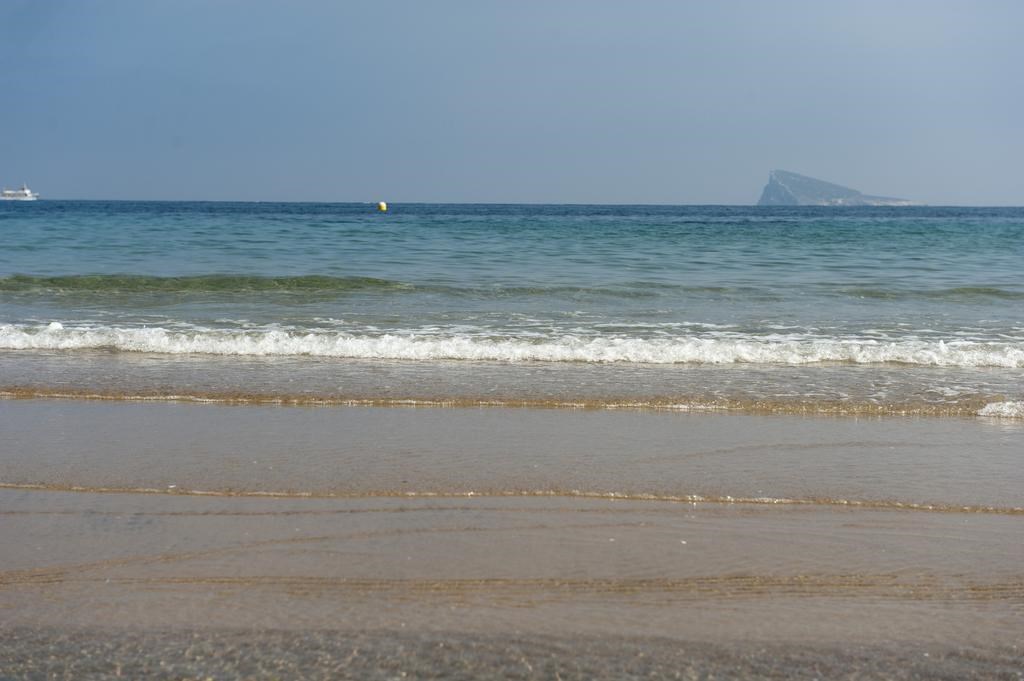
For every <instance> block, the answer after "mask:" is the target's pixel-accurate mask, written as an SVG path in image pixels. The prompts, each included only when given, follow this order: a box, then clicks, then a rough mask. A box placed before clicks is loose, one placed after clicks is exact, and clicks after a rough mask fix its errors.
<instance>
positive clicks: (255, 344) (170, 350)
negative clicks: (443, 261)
mask: <svg viewBox="0 0 1024 681" xmlns="http://www.w3.org/2000/svg"><path fill="white" fill-rule="evenodd" d="M0 349H4V350H90V349H96V350H112V351H118V352H145V353H162V354H174V355H181V354H206V355H240V356H311V357H337V358H351V359H384V360H420V361H426V360H473V361H498V362H531V361H540V362H585V363H642V364H744V363H749V364H784V365H803V364H818V363H847V364H906V365H916V366H940V367H1002V368H1022V367H1024V344H1022V343H1020V342H1003V343H998V342H987V343H983V342H977V341H951V342H944V341H942V340H935V341H933V340H920V339H905V340H893V341H879V340H870V339H841V338H800V337H795V338H793V337H774V338H765V337H756V336H751V337H746V338H742V337H740V338H736V337H729V338H714V337H700V336H692V335H681V336H675V337H659V338H634V337H621V336H598V337H586V336H577V335H571V334H566V335H561V336H548V337H542V338H529V339H526V338H516V337H485V336H475V335H461V334H457V333H451V334H449V335H438V334H436V333H435V334H418V333H414V332H403V333H384V334H378V335H369V334H367V335H355V334H348V333H344V332H338V331H311V332H304V331H285V330H276V329H272V330H268V329H264V330H244V331H243V330H224V329H195V330H168V329H164V328H159V327H147V328H132V327H127V328H115V327H76V328H66V327H64V326H63V325H62V324H60V323H59V322H53V323H51V324H48V325H40V326H26V325H12V324H5V325H0Z"/></svg>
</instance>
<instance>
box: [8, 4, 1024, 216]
mask: <svg viewBox="0 0 1024 681" xmlns="http://www.w3.org/2000/svg"><path fill="white" fill-rule="evenodd" d="M0 16H2V17H3V21H2V22H0V129H2V134H0V184H3V185H5V186H14V185H17V186H20V185H21V183H22V182H27V183H28V184H29V186H30V187H31V188H32V189H33V190H36V191H38V192H40V193H41V194H42V195H43V197H44V198H47V197H49V198H66V199H76V198H82V199H166V200H247V201H248V200H254V201H257V200H264V201H377V200H387V201H393V202H481V203H491V202H497V203H504V202H527V203H623V204H633V203H651V204H750V203H754V202H756V201H757V199H758V197H759V196H760V192H761V190H762V188H763V186H764V184H765V182H766V181H767V178H768V172H769V171H770V170H772V169H774V168H779V169H784V170H790V171H794V172H798V173H801V174H805V175H810V176H813V177H817V178H819V179H823V180H827V181H831V182H836V183H838V184H843V185H846V186H849V187H853V188H855V189H859V190H861V191H863V192H865V193H869V194H880V195H885V196H897V197H902V198H908V199H912V200H915V201H920V202H924V203H928V204H933V205H941V204H946V205H1018V206H1019V205H1024V172H1022V168H1024V40H1022V39H1021V29H1022V27H1024V2H1019V1H1018V0H1005V1H985V0H970V1H963V2H952V1H943V0H918V1H911V0H887V1H884V2H882V1H874V0H858V1H856V2H855V1H853V0H848V1H836V2H823V1H821V0H813V1H796V0H772V1H770V2H769V1H763V0H714V1H712V0H707V1H698V0H666V1H656V0H650V1H646V0H632V1H629V2H626V1H619V2H606V1H603V0H578V1H574V0H515V1H512V0H509V1H507V2H496V1H490V0H462V1H454V0H433V1H430V2H426V1H422V0H405V1H402V0H367V1H366V2H357V1H355V0H351V1H337V2H336V1H326V0H324V1H322V2H321V1H314V0H291V1H285V0H279V1H269V0H203V1H198V0H146V1H145V2H139V1H138V0H63V1H61V0H0Z"/></svg>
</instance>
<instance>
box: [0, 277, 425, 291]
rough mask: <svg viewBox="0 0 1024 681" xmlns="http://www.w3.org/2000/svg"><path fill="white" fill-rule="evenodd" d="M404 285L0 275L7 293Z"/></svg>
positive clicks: (387, 285) (396, 285) (390, 284)
mask: <svg viewBox="0 0 1024 681" xmlns="http://www.w3.org/2000/svg"><path fill="white" fill-rule="evenodd" d="M403 288H411V287H410V286H408V285H406V284H402V283H401V282H397V281H390V280H388V279H376V278H373V277H331V276H321V275H304V276H297V277H264V276H246V275H237V274H203V275H196V276H187V277H156V276H146V275H139V274H74V275H66V276H56V277H36V276H30V275H26V274H15V275H12V276H8V277H0V292H11V293H42V294H61V293H245V292H257V293H269V292H297V293H301V292H335V293H343V292H347V291H359V290H365V289H385V290H386V289H396V290H397V289H403Z"/></svg>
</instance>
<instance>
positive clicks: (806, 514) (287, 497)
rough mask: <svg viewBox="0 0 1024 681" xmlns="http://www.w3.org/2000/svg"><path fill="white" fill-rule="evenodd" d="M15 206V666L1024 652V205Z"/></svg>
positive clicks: (10, 506) (10, 316) (8, 423)
mask: <svg viewBox="0 0 1024 681" xmlns="http://www.w3.org/2000/svg"><path fill="white" fill-rule="evenodd" d="M0 235H2V239H0V677H2V678H43V677H47V678H50V677H53V678H111V679H114V678H124V677H130V678H167V679H174V678H218V679H220V678H224V679H229V678H247V679H249V678H252V679H256V678H268V679H269V678H353V679H392V678H453V679H459V678H522V679H559V678H561V679H580V680H582V679H605V678H607V679H622V678H665V679H671V678H729V679H746V678H757V679H761V678H783V679H807V680H808V681H810V680H811V679H822V678H829V679H861V680H863V679H886V680H889V679H929V680H931V679H1005V680H1006V681H1020V679H1021V670H1022V669H1024V664H1022V662H1021V661H1022V660H1024V638H1022V632H1024V570H1022V567H1021V566H1024V524H1022V521H1024V465H1022V459H1021V455H1022V452H1024V209H1022V208H947V207H936V208H931V207H898V208H895V207H864V208H860V207H857V208H854V207H794V208H781V207H779V208H774V207H773V208H765V207H739V206H578V205H571V206H564V205H463V204H453V205H444V204H403V203H393V204H391V205H390V207H389V210H387V211H386V212H381V211H378V210H377V207H376V204H312V203H181V202H129V201H116V202H115V201H109V202H108V201H38V202H35V203H13V202H12V203H0Z"/></svg>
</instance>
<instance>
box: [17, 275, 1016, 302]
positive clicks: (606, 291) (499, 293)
mask: <svg viewBox="0 0 1024 681" xmlns="http://www.w3.org/2000/svg"><path fill="white" fill-rule="evenodd" d="M811 288H813V289H814V290H816V291H817V292H818V293H821V294H824V295H838V296H841V297H850V298H869V299H875V300H879V301H885V300H892V301H896V300H912V299H921V300H936V301H950V302H971V301H977V302H980V301H982V300H985V299H991V300H1024V291H1019V290H1012V289H1007V288H1000V287H996V286H964V287H956V288H945V289H920V290H911V289H900V288H871V287H860V286H853V287H851V286H848V285H845V284H833V283H822V284H819V285H817V286H816V287H815V286H813V285H812V287H811ZM368 290H369V291H383V292H394V293H410V292H420V293H442V294H446V295H452V296H471V297H472V296H477V297H484V298H495V297H497V298H506V297H533V296H570V297H575V296H586V295H594V296H608V297H615V298H655V297H659V296H663V295H694V296H698V297H713V298H723V297H724V298H743V299H747V300H761V301H780V300H783V299H785V297H786V296H785V293H784V292H782V291H781V290H777V289H766V288H759V287H754V286H712V285H704V286H702V285H684V284H676V283H669V282H657V281H622V282H617V283H611V282H610V283H607V284H594V285H591V286H585V285H575V286H573V285H550V286H544V285H532V286H522V285H514V284H499V283H495V284H489V285H479V286H457V285H442V284H430V283H410V282H401V281H395V280H391V279H381V278H376V277H359V276H330V275H314V274H311V275H301V276H261V275H243V274H199V275H192V276H176V277H161V276H151V275H141V274H70V275H62V276H34V275H27V274H14V275H10V276H6V277H0V293H12V294H20V295H37V296H43V297H52V296H75V295H76V294H87V295H95V294H110V295H133V294H159V293H172V294H185V295H187V294H206V295H209V294H234V295H238V294H246V293H251V294H291V295H303V294H306V295H315V296H328V297H329V296H336V295H344V294H346V293H351V292H356V291H368Z"/></svg>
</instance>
